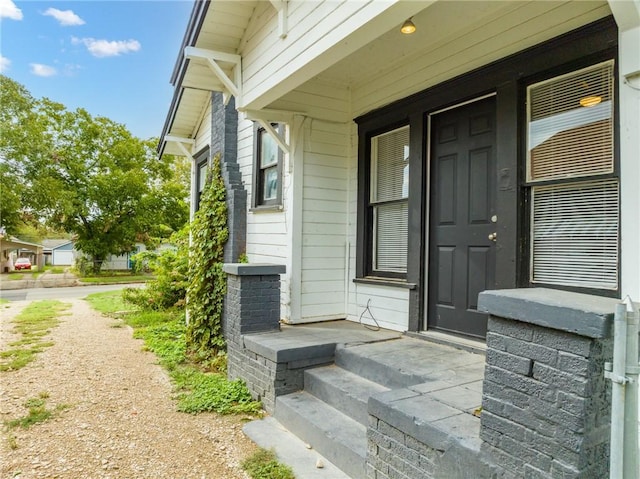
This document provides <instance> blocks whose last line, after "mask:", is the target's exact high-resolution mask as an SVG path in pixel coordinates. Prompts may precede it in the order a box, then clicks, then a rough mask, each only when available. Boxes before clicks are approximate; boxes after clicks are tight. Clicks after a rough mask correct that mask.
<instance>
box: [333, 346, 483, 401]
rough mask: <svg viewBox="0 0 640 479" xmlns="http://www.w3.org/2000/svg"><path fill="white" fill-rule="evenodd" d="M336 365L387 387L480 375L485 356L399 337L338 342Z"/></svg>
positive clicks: (407, 385)
mask: <svg viewBox="0 0 640 479" xmlns="http://www.w3.org/2000/svg"><path fill="white" fill-rule="evenodd" d="M335 364H336V366H339V367H341V368H343V369H346V370H347V371H350V372H352V373H354V374H357V375H358V376H362V377H363V378H366V379H368V380H369V381H373V382H375V383H378V384H381V385H383V386H385V387H387V388H389V389H402V388H407V387H410V386H414V385H416V384H421V383H424V382H429V381H434V380H436V379H441V378H446V377H452V376H457V377H460V376H462V375H464V376H469V378H470V380H471V379H473V378H474V377H475V376H477V375H478V374H479V373H480V374H481V373H482V371H483V368H484V357H483V356H481V355H479V354H473V353H470V352H467V351H461V350H459V349H456V348H453V347H451V346H445V345H441V344H436V343H427V342H425V341H422V340H419V339H411V338H400V339H395V340H392V341H384V342H377V343H370V344H360V345H338V346H337V347H336V352H335Z"/></svg>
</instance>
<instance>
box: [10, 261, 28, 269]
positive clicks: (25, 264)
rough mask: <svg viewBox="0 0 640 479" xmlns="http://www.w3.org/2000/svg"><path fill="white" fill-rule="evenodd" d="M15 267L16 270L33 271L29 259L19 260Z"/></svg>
mask: <svg viewBox="0 0 640 479" xmlns="http://www.w3.org/2000/svg"><path fill="white" fill-rule="evenodd" d="M13 267H14V268H15V269H16V270H21V269H31V260H30V259H29V258H18V259H17V260H16V262H15V263H14V265H13Z"/></svg>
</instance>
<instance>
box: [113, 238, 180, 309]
mask: <svg viewBox="0 0 640 479" xmlns="http://www.w3.org/2000/svg"><path fill="white" fill-rule="evenodd" d="M170 242H171V243H172V244H174V245H175V248H168V249H165V250H163V251H161V252H160V253H155V252H149V251H143V252H141V253H138V254H136V255H134V264H135V265H136V267H138V268H148V269H149V270H150V271H152V272H153V274H154V275H155V279H152V280H151V281H147V283H146V287H144V288H125V289H124V291H123V293H122V296H123V298H124V299H125V301H128V302H130V303H132V304H135V305H136V306H140V307H141V308H144V309H151V310H156V311H162V310H165V309H169V308H174V307H182V306H184V304H185V297H186V294H187V284H188V282H189V281H188V276H187V273H188V270H189V229H188V226H185V227H184V228H183V229H182V230H180V231H178V232H176V233H174V234H173V235H172V236H171V239H170Z"/></svg>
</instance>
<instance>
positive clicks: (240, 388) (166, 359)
mask: <svg viewBox="0 0 640 479" xmlns="http://www.w3.org/2000/svg"><path fill="white" fill-rule="evenodd" d="M85 299H86V300H87V301H88V302H89V303H90V304H91V306H92V307H93V308H94V309H96V310H97V311H100V312H101V313H104V314H107V315H109V316H112V317H114V318H117V319H121V320H123V321H124V322H125V323H126V324H128V325H129V326H131V327H132V328H133V330H134V333H133V335H134V337H136V338H140V339H143V340H144V342H145V348H146V349H147V350H149V351H151V352H153V353H154V354H155V355H156V356H157V357H158V360H159V362H160V364H161V365H162V366H164V367H165V368H166V369H167V371H168V372H169V376H170V377H171V379H172V380H173V385H174V388H175V390H176V393H177V395H176V397H177V400H178V410H179V411H183V412H188V413H191V414H195V413H198V412H205V411H208V412H211V411H214V412H217V413H220V414H254V415H255V414H259V413H260V410H261V406H260V403H258V402H255V401H253V400H252V399H251V395H250V394H249V391H248V390H247V388H246V386H245V385H244V383H243V382H242V381H238V380H235V381H228V380H227V376H226V355H223V356H221V357H216V358H207V359H206V360H205V361H201V360H199V358H196V357H193V355H191V354H189V352H188V348H187V340H186V333H187V328H186V325H185V318H184V309H169V310H166V311H150V310H141V309H138V308H137V307H136V306H134V305H131V304H129V303H126V302H124V301H123V300H122V292H120V291H107V292H104V293H95V294H90V295H89V296H87V298H85ZM120 324H121V323H120ZM117 326H118V323H116V324H115V325H114V327H117Z"/></svg>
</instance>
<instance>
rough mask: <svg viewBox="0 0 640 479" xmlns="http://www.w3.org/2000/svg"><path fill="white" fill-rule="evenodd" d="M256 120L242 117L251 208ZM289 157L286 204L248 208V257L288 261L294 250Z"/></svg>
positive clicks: (285, 282) (286, 279)
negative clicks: (256, 209)
mask: <svg viewBox="0 0 640 479" xmlns="http://www.w3.org/2000/svg"><path fill="white" fill-rule="evenodd" d="M253 131H254V127H253V122H252V121H249V120H240V121H239V122H238V164H239V166H240V172H241V173H242V181H243V183H244V187H245V190H246V191H247V207H248V208H249V209H250V208H251V204H252V201H253V198H252V195H253V191H252V190H253V161H254V158H253ZM287 164H288V158H287V156H286V155H285V159H284V165H283V168H282V174H283V186H284V187H283V204H284V208H283V209H282V210H280V211H262V212H252V211H247V257H248V258H249V262H250V263H274V264H281V265H287V264H289V257H290V254H291V247H290V245H289V238H290V235H289V234H288V232H287V224H286V220H287V218H286V214H287V207H288V204H289V201H290V199H289V197H288V196H287V193H288V191H289V188H288V185H289V183H290V175H289V174H288V168H287ZM290 274H291V273H290V271H287V272H286V274H283V275H282V276H281V278H282V285H281V303H282V308H281V315H282V317H283V318H285V319H286V318H288V317H289V315H290V308H289V305H290V301H291V300H290V287H289V284H290Z"/></svg>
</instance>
